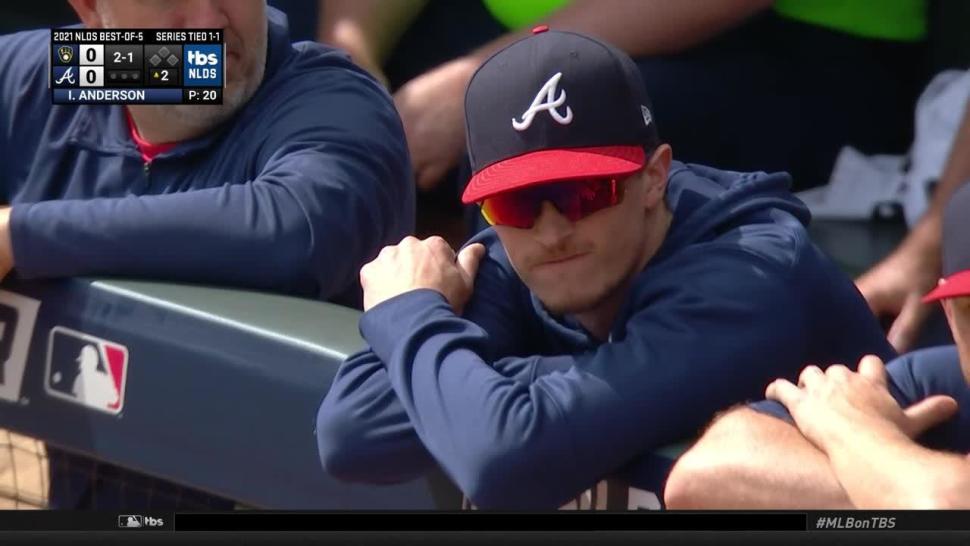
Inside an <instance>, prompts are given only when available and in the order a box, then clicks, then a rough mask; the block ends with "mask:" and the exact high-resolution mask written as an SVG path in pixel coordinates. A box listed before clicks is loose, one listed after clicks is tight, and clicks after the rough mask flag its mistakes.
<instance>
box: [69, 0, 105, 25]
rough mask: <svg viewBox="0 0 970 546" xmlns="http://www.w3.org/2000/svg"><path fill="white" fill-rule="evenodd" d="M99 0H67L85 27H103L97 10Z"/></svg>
mask: <svg viewBox="0 0 970 546" xmlns="http://www.w3.org/2000/svg"><path fill="white" fill-rule="evenodd" d="M99 1H100V0H67V2H68V3H69V4H71V7H72V8H74V12H75V13H77V16H78V18H79V19H80V20H81V22H82V23H84V26H85V27H86V28H104V21H103V20H102V19H101V13H100V12H99V11H98V2H99Z"/></svg>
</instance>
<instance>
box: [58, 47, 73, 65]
mask: <svg viewBox="0 0 970 546" xmlns="http://www.w3.org/2000/svg"><path fill="white" fill-rule="evenodd" d="M57 58H58V59H60V60H61V62H62V63H64V64H71V61H73V60H74V48H73V47H71V46H68V45H63V46H61V47H59V48H57Z"/></svg>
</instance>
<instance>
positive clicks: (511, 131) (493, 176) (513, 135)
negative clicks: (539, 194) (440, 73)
mask: <svg viewBox="0 0 970 546" xmlns="http://www.w3.org/2000/svg"><path fill="white" fill-rule="evenodd" d="M532 32H533V34H532V35H531V36H529V37H527V38H525V39H522V40H519V41H518V42H515V43H514V44H512V45H510V46H508V47H506V48H505V49H503V50H501V51H499V52H498V53H496V54H495V55H493V56H492V57H490V58H489V59H488V60H486V61H485V63H483V64H482V66H481V67H479V68H478V70H477V71H476V72H475V74H474V75H473V76H472V79H471V81H470V82H469V84H468V89H467V91H466V92H465V131H466V136H467V142H468V157H469V159H470V160H471V167H472V178H471V180H470V181H469V182H468V186H466V188H465V192H464V194H463V195H462V201H463V202H464V203H466V204H468V203H475V202H480V201H482V200H483V199H485V198H488V197H490V196H492V195H496V194H499V193H503V192H506V191H510V190H516V189H521V188H525V187H529V186H534V185H538V184H544V183H549V182H557V181H563V180H578V179H584V178H603V177H621V176H625V175H629V174H632V173H634V172H636V171H637V170H639V169H640V168H641V167H643V165H644V163H646V161H647V157H646V155H647V154H646V152H645V151H644V149H645V148H646V149H647V150H650V149H652V148H654V147H656V146H657V145H659V144H660V139H659V136H658V134H657V128H656V124H655V123H654V121H653V114H652V113H651V106H650V101H649V100H648V98H647V92H646V89H645V87H644V85H643V78H642V77H641V75H640V71H639V70H638V69H637V66H636V64H634V63H633V60H632V59H630V57H629V56H628V55H627V54H626V53H624V52H622V51H620V50H619V49H617V48H615V47H613V46H611V45H609V44H606V43H603V42H601V41H599V40H596V39H594V38H591V37H589V36H585V35H582V34H577V33H574V32H559V31H551V30H549V29H548V27H545V26H542V27H536V28H535V29H533V31H532Z"/></svg>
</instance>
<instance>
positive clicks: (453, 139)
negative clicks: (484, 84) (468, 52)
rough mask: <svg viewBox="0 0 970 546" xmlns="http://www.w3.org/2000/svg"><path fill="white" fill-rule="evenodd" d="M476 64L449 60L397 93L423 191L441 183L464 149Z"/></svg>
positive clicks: (409, 146)
mask: <svg viewBox="0 0 970 546" xmlns="http://www.w3.org/2000/svg"><path fill="white" fill-rule="evenodd" d="M477 66H478V63H477V62H475V61H473V60H471V59H465V58H461V59H456V60H454V61H450V62H448V63H445V64H443V65H441V66H440V67H438V68H435V69H433V70H431V71H429V72H425V73H424V74H422V75H420V76H418V77H416V78H414V79H413V80H411V81H409V82H408V83H406V84H404V86H402V87H401V88H400V89H399V90H398V91H397V93H395V94H394V103H395V105H396V106H397V111H398V113H399V114H400V116H401V121H402V122H403V123H404V132H405V134H406V136H407V141H408V149H409V151H410V152H411V163H412V165H413V166H414V175H415V180H416V181H417V184H418V188H420V189H422V190H428V189H431V188H433V187H435V186H436V185H438V183H439V182H441V179H442V178H443V177H444V176H445V174H447V173H448V171H449V170H451V169H452V168H453V167H454V166H455V165H457V164H458V160H459V158H460V157H461V154H462V152H463V151H464V149H465V121H464V120H465V87H466V86H467V85H468V81H469V80H470V79H471V76H472V74H473V73H474V72H475V69H476V68H477Z"/></svg>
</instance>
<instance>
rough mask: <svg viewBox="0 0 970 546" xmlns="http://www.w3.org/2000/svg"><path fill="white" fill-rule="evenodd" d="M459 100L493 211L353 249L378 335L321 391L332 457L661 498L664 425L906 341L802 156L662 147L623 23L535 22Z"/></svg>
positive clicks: (596, 497)
mask: <svg viewBox="0 0 970 546" xmlns="http://www.w3.org/2000/svg"><path fill="white" fill-rule="evenodd" d="M465 112H466V124H467V126H466V129H467V136H468V152H469V156H470V159H471V164H472V166H473V171H474V175H473V177H472V179H471V181H470V182H469V184H468V186H467V188H466V189H465V193H464V196H463V199H464V200H465V201H466V202H468V203H471V202H477V203H480V204H481V205H482V212H483V214H484V216H485V217H486V219H487V220H488V221H489V222H490V223H491V224H492V225H493V227H492V228H490V229H488V230H486V231H484V232H482V233H481V234H479V235H477V236H476V237H474V238H473V239H472V240H471V241H470V242H469V243H468V244H467V245H466V246H465V247H464V248H463V249H462V250H461V251H460V252H458V253H457V255H456V253H455V252H454V251H453V250H452V249H451V248H450V247H449V246H448V245H447V243H445V242H444V241H443V240H442V239H440V238H435V237H432V238H429V239H426V240H418V239H415V238H406V239H404V240H403V241H402V242H401V243H400V244H398V245H396V246H391V247H387V248H385V249H384V250H382V251H381V253H380V254H379V256H378V258H377V259H376V260H374V261H372V262H370V263H368V264H367V265H365V266H364V267H363V268H362V269H361V272H360V276H361V282H362V284H363V288H364V308H365V313H364V315H363V316H362V317H361V319H360V331H361V333H362V335H363V337H364V339H365V340H366V342H367V344H368V345H369V347H368V348H367V349H366V350H364V351H362V352H359V353H357V354H355V355H352V356H351V357H349V358H348V359H347V360H346V361H345V362H344V363H343V364H342V365H341V367H340V369H339V371H338V373H337V376H336V378H335V380H334V383H333V385H332V387H331V388H330V390H329V392H328V393H327V395H326V396H325V398H324V400H323V402H322V404H321V406H320V409H319V411H318V414H317V423H316V424H317V428H316V434H317V441H318V448H319V455H320V458H321V462H322V464H323V466H324V468H325V469H326V471H327V472H329V473H330V474H332V475H334V476H336V477H338V478H341V479H344V480H348V481H357V482H369V483H393V482H398V481H402V480H408V479H412V478H414V477H416V476H418V475H420V474H421V473H423V472H425V471H426V470H427V469H429V468H431V467H432V465H434V464H438V465H440V466H441V467H442V468H443V469H444V471H445V472H446V473H447V474H448V475H449V476H450V477H451V479H452V480H454V482H455V483H456V484H457V485H458V487H459V488H460V489H461V490H462V491H463V492H464V493H465V494H466V495H467V496H468V497H469V499H470V500H471V501H472V502H473V503H474V504H475V505H476V506H478V507H480V508H503V509H539V508H544V509H548V508H555V507H559V506H562V505H564V504H565V503H567V502H571V500H572V499H574V498H576V496H577V495H579V496H580V498H579V499H578V501H577V502H578V503H579V507H584V508H585V507H594V508H595V507H605V508H612V507H619V508H624V509H625V508H628V507H633V506H637V507H649V506H653V507H656V506H657V504H656V503H654V502H653V501H654V499H653V498H652V495H651V494H650V493H648V492H652V493H654V494H660V495H662V487H663V480H664V478H665V476H666V472H667V471H668V470H669V464H670V460H669V459H666V460H662V459H664V458H663V457H661V456H660V455H659V454H658V453H655V452H654V450H656V449H657V448H660V447H662V446H665V445H667V444H670V443H673V442H677V441H681V440H685V439H687V438H690V437H693V436H694V435H696V434H697V433H698V432H699V430H700V427H701V426H702V425H703V424H704V423H706V422H707V421H709V420H710V419H711V417H712V416H713V415H714V414H715V412H717V411H719V410H722V409H724V408H727V407H729V406H730V405H732V404H735V403H738V402H741V401H744V400H748V399H755V398H756V397H758V396H759V395H760V394H761V393H762V392H763V391H764V387H765V385H766V384H767V382H768V381H769V380H770V379H772V378H775V377H777V376H786V377H793V376H794V374H795V373H797V371H798V370H799V369H801V367H802V366H804V365H805V364H806V363H818V364H822V365H824V364H826V363H828V362H835V361H840V360H843V359H853V358H860V357H861V356H862V355H865V354H868V353H875V354H878V355H881V356H883V357H891V356H893V350H892V348H891V346H890V345H889V344H888V342H887V341H886V339H885V336H884V335H883V333H882V331H881V329H880V327H879V325H878V324H877V322H876V320H875V318H874V317H873V315H872V314H871V313H870V311H869V309H868V307H867V306H866V304H865V302H864V301H863V299H862V297H861V296H860V294H859V293H858V291H857V290H856V289H855V287H854V285H853V284H852V282H851V281H850V280H849V279H848V278H846V277H845V276H844V275H843V274H842V273H841V272H840V271H839V270H838V269H837V267H836V266H835V265H834V264H833V263H832V262H830V261H829V260H828V259H827V258H826V257H825V256H824V255H823V254H822V253H821V252H820V251H819V250H817V249H816V247H815V246H813V245H812V243H811V242H810V241H809V238H808V235H807V233H806V231H805V225H806V223H807V222H808V221H809V213H808V211H807V209H806V208H805V206H804V205H803V204H802V203H801V202H799V201H798V200H797V199H795V198H794V197H793V196H792V195H791V194H790V193H789V191H788V188H789V185H790V183H791V180H790V178H789V177H788V176H787V175H786V174H783V173H777V174H766V173H736V172H725V171H720V170H716V169H713V168H709V167H704V166H700V165H687V164H682V163H678V162H675V161H672V159H671V153H672V152H671V148H670V146H668V145H666V144H663V143H661V141H660V139H659V135H658V131H657V128H656V127H655V124H654V122H653V116H652V112H651V110H650V104H649V102H648V99H647V96H646V93H645V91H644V87H643V83H642V80H641V78H640V76H639V74H637V72H636V67H635V65H634V64H633V63H632V61H631V60H630V58H629V57H627V56H626V55H625V54H623V53H622V52H620V51H619V50H617V49H615V48H614V47H612V46H610V45H607V44H605V43H602V42H600V41H597V40H595V39H592V38H589V37H586V36H583V35H579V34H574V33H568V32H553V31H549V30H548V29H547V28H545V27H538V28H536V29H535V31H534V34H533V35H532V36H530V37H528V38H526V39H524V40H521V41H519V42H516V43H515V44H513V45H511V46H509V47H508V48H506V49H504V50H502V51H501V52H499V53H497V54H496V55H494V56H493V57H491V58H490V59H489V60H488V61H486V62H485V63H484V64H483V65H482V66H481V67H480V68H479V70H478V71H477V72H476V74H475V76H474V78H473V79H472V80H471V83H470V84H469V87H468V89H467V92H466V96H465ZM698 130H703V128H702V127H699V128H698ZM604 482H605V483H607V484H610V483H616V484H623V485H622V486H621V490H622V491H624V492H626V494H624V495H617V494H615V491H616V489H613V490H612V491H611V489H610V488H609V487H606V488H603V487H602V485H603V483H604ZM627 487H628V488H627ZM604 489H605V491H604ZM585 491H588V493H584V492H585ZM611 499H620V500H619V501H615V500H614V501H611ZM611 502H612V506H611Z"/></svg>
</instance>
